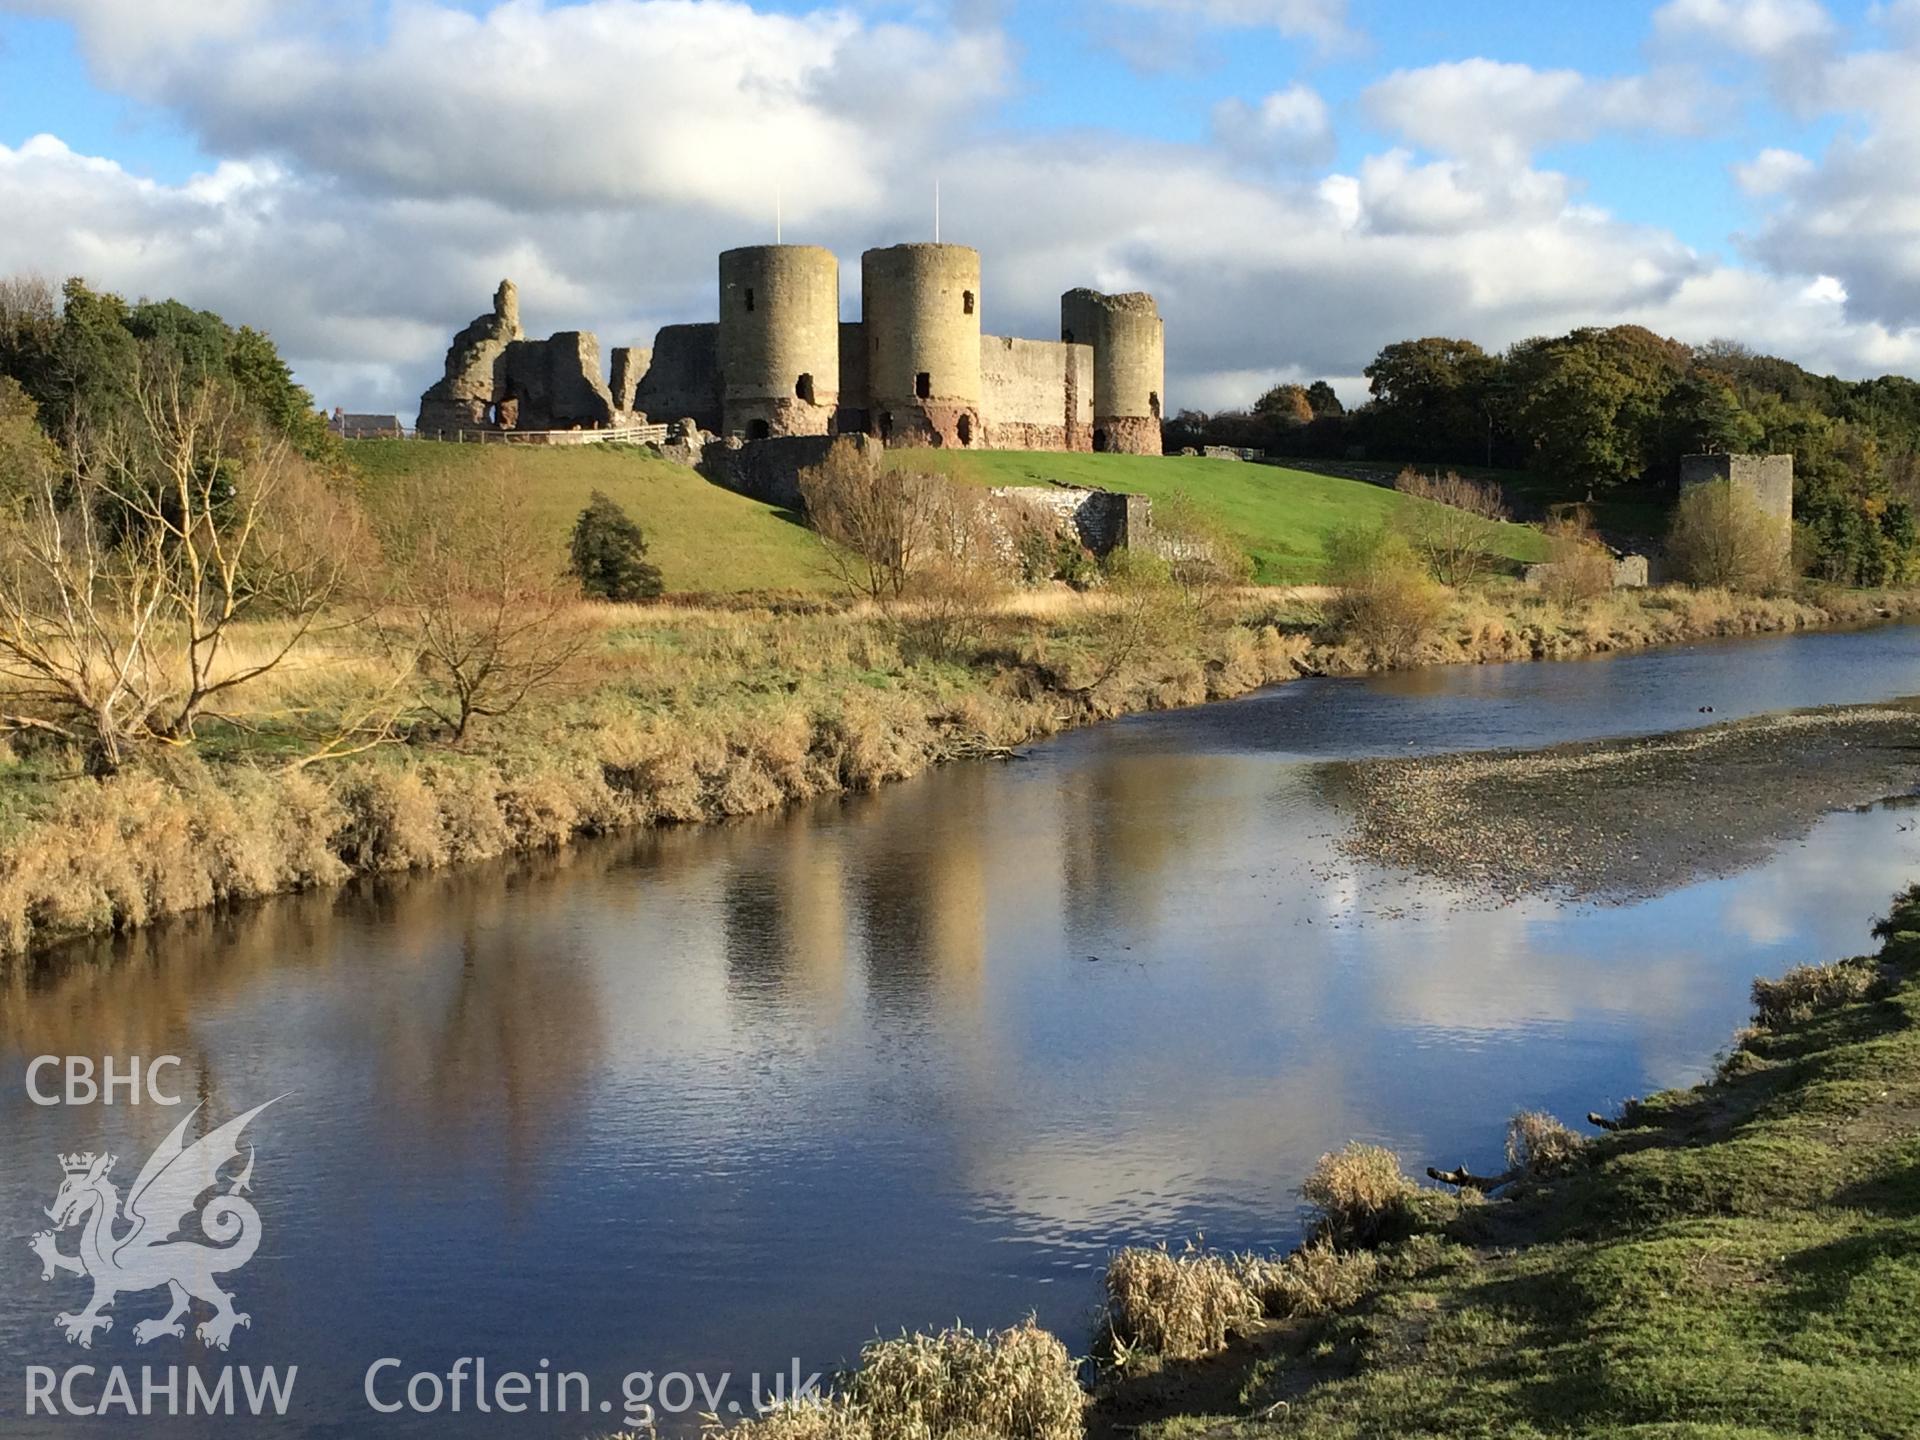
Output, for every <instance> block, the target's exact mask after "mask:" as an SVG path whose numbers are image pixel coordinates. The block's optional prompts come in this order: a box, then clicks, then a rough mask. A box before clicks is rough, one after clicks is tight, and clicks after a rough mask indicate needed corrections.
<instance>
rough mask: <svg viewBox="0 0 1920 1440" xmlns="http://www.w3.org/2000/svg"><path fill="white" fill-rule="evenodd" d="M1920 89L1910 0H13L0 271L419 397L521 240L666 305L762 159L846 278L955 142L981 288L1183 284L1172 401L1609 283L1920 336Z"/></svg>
mask: <svg viewBox="0 0 1920 1440" xmlns="http://www.w3.org/2000/svg"><path fill="white" fill-rule="evenodd" d="M1489 87H1491V88H1489ZM1915 93H1920V0H1832V3H1822V0H1659V3H1653V0H1648V3H1636V4H1628V3H1614V0H1609V3H1606V4H1598V5H1581V6H1576V5H1570V4H1559V5H1541V4H1538V3H1532V4H1523V3H1505V0H1500V3H1495V0H1480V3H1454V4H1448V5H1444V6H1441V5H1432V4H1427V3H1411V0H1064V3H1059V4H1022V3H1000V4H995V3H992V0H952V3H950V4H949V3H942V0H904V3H865V4H862V3H853V4H849V5H845V6H840V7H822V6H817V5H809V4H800V3H789V0H782V3H761V4H757V5H749V4H747V3H744V0H573V3H560V0H502V3H498V4H496V3H492V0H460V3H456V0H405V3H396V4H387V3H379V0H348V3H345V4H341V3H335V4H330V5H329V4H323V3H320V0H218V3H215V0H0V207H3V208H5V209H6V210H8V211H10V213H13V214H14V215H16V216H17V217H19V220H20V223H18V224H16V225H14V226H12V227H9V233H8V234H6V235H4V236H0V268H7V269H13V268H29V269H36V270H41V271H47V272H64V271H65V270H67V269H70V268H74V267H75V266H76V265H78V266H84V267H85V268H87V270H88V272H89V274H90V277H91V278H94V279H96V280H97V281H98V282H99V283H103V284H110V285H115V286H118V287H121V288H125V289H128V290H130V291H134V292H139V293H147V292H149V291H158V290H161V289H164V290H166V291H168V292H169V293H179V294H181V295H182V297H183V298H188V299H192V300H195V301H196V302H197V303H206V304H209V305H212V306H214V307H215V308H219V309H221V310H222V311H223V313H229V314H233V315H235V316H236V317H237V318H241V319H252V320H254V321H255V322H256V323H266V324H268V325H269V327H270V328H272V329H273V330H274V333H275V334H276V336H278V337H279V338H280V340H281V343H282V346H283V349H285V350H286V351H287V352H288V353H289V354H290V355H291V356H292V357H293V358H294V360H295V363H296V367H297V368H298V369H299V370H300V372H301V374H302V376H303V378H305V379H307V380H308V383H309V384H311V385H312V386H313V387H314V388H315V390H316V393H319V394H320V395H321V398H322V399H327V398H329V397H330V396H333V395H338V396H339V397H340V398H341V400H342V401H343V402H351V403H355V404H361V405H371V404H391V405H392V406H394V407H395V408H404V407H406V406H407V405H408V404H409V403H410V397H411V396H412V395H417V393H418V391H419V389H421V388H424V385H425V384H426V383H427V381H428V380H430V379H431V378H432V371H433V369H434V356H435V354H436V352H437V349H438V348H439V347H441V346H443V345H444V338H443V337H444V336H445V335H446V334H447V333H450V332H451V330H453V329H455V328H457V327H458V325H459V324H461V323H463V322H464V320H465V319H466V318H468V317H469V316H470V315H471V314H472V313H474V312H475V311H477V310H478V309H480V308H482V306H483V304H484V301H485V297H486V294H487V293H488V292H489V291H490V289H491V285H492V279H489V278H488V277H489V276H491V277H493V278H494V279H497V278H498V274H499V273H514V275H515V278H516V279H517V280H519V281H520V282H521V286H522V292H523V296H524V297H525V303H526V304H527V306H528V309H529V311H530V315H531V316H532V317H533V318H534V320H535V321H536V322H541V321H546V320H550V322H551V325H552V327H553V328H562V327H572V326H581V325H585V326H592V327H595V328H598V329H600V330H601V331H602V332H603V335H604V339H605V343H608V344H613V343H627V342H628V341H630V340H634V339H636V338H638V340H639V342H640V343H644V342H645V337H646V334H647V332H648V330H649V329H650V327H651V326H653V325H656V324H658V323H662V322H664V321H669V320H687V319H701V318H705V315H706V314H707V313H710V310H711V303H712V302H711V296H710V290H711V283H712V282H711V269H712V259H711V257H712V253H713V251H714V250H715V249H717V248H721V247H722V246H724V245H725V244H728V243H738V241H739V240H741V239H759V238H761V237H760V236H759V235H758V234H757V233H753V232H754V231H756V230H757V229H759V228H764V225H763V216H764V214H765V213H766V212H767V211H768V210H769V209H770V205H769V203H768V195H769V193H770V192H771V190H772V189H773V188H775V187H776V186H777V187H779V188H780V189H781V190H782V192H783V195H784V196H785V205H786V210H787V214H788V217H789V230H790V231H792V232H797V233H790V235H789V238H815V239H819V240H821V241H822V242H823V243H828V244H831V245H833V246H834V247H835V248H836V249H838V250H839V251H840V253H841V255H842V259H843V267H844V268H843V274H844V273H846V270H848V269H850V270H852V271H854V272H856V273H857V266H856V265H853V264H852V262H853V260H854V257H855V256H857V253H858V250H859V249H860V248H862V246H863V245H865V244H868V243H876V242H878V241H881V240H885V239H889V238H894V237H896V236H897V235H898V234H900V233H903V232H911V231H912V229H913V228H914V227H915V226H918V225H921V224H922V218H921V217H922V214H923V212H924V211H925V210H927V209H928V208H929V206H928V197H927V192H928V191H929V190H930V188H931V183H930V177H931V176H933V175H935V174H938V175H939V176H940V177H941V180H942V186H943V193H944V196H945V213H946V217H947V228H948V231H949V233H948V235H947V238H949V239H961V240H971V241H973V242H974V243H978V244H980V245H981V248H982V251H983V257H984V259H985V261H986V265H987V275H988V282H987V283H988V287H989V288H988V289H987V291H986V305H987V319H988V324H989V327H990V328H994V329H1000V330H1004V331H1012V332H1017V333H1035V334H1044V333H1047V331H1048V329H1049V328H1050V324H1051V319H1050V316H1049V314H1048V306H1049V305H1050V303H1051V296H1053V295H1056V294H1057V293H1058V290H1059V289H1060V288H1064V285H1065V284H1068V283H1096V284H1101V285H1103V286H1106V287H1108V288H1112V287H1115V286H1118V285H1122V284H1128V285H1135V284H1137V285H1141V286H1144V287H1146V288H1150V289H1153V290H1155V293H1156V294H1157V295H1159V296H1160V297H1161V300H1162V308H1163V311H1164V312H1165V313H1166V314H1167V316H1168V323H1169V336H1168V343H1169V357H1170V366H1171V368H1172V372H1173V374H1172V379H1171V381H1170V386H1171V388H1172V389H1173V398H1174V399H1175V401H1176V403H1177V402H1179V401H1180V400H1182V399H1185V400H1187V401H1188V402H1189V403H1195V404H1200V405H1205V406H1217V405H1221V404H1227V403H1233V402H1235V401H1236V400H1241V399H1245V398H1247V397H1248V396H1249V395H1250V394H1251V393H1253V392H1254V391H1256V390H1257V389H1258V388H1259V387H1260V386H1261V385H1263V384H1265V383H1270V382H1271V381H1272V380H1274V379H1278V378H1311V377H1314V376H1321V375H1324V376H1327V377H1328V378H1331V379H1333V380H1335V382H1336V383H1337V384H1339V385H1341V387H1342V388H1343V389H1344V390H1346V391H1347V392H1348V393H1350V394H1352V393H1354V391H1355V387H1356V386H1357V385H1358V384H1359V380H1358V376H1359V372H1360V370H1361V368H1362V367H1363V366H1364V364H1365V362H1366V360H1367V359H1368V358H1369V357H1370V355H1371V354H1372V353H1373V351H1374V350H1375V349H1377V348H1378V346H1379V345H1380V344H1382V343H1385V342H1386V341H1387V340H1390V339H1394V338H1399V337H1401V336H1403V335H1408V334H1423V333H1461V334H1467V335H1470V336H1472V337H1473V338H1477V339H1480V340H1482V342H1483V343H1486V344H1489V345H1501V344H1505V343H1509V342H1510V341H1512V340H1513V339H1516V338H1520V337H1521V336H1523V335H1525V334H1528V333H1535V332H1537V331H1541V330H1547V329H1554V328H1564V327H1565V326H1567V325H1571V324H1577V323H1607V322H1611V321H1618V320H1636V321H1640V322H1642V323H1648V324H1651V325H1653V326H1654V327H1655V328H1659V329H1663V330H1665V331H1666V332H1668V333H1673V334H1676V335H1678V336H1680V338H1683V339H1688V340H1694V341H1701V340H1705V339H1709V338H1714V336H1715V335H1718V334H1723V333H1738V334H1740V335H1741V337H1742V338H1747V339H1749V340H1750V341H1751V342H1752V343H1755V344H1757V345H1759V346H1761V347H1762V348H1770V349H1774V350H1777V351H1779V352H1780V353H1786V354H1789V355H1791V356H1792V358H1795V359H1797V360H1800V361H1802V362H1803V363H1807V364H1810V365H1813V366H1815V367H1816V368H1823V369H1834V370H1839V371H1841V372H1842V373H1849V374H1869V373H1879V372H1880V371H1883V370H1888V369H1904V370H1907V371H1911V370H1913V369H1914V368H1915V367H1916V363H1920V329H1916V325H1920V194H1916V191H1915V186H1916V184H1920V181H1916V178H1915V174H1916V171H1917V170H1920V165H1916V164H1915V161H1916V159H1920V121H1916V119H1915V117H1914V116H1913V115H1912V114H1910V113H1909V112H1910V111H1911V110H1912V108H1913V107H1912V106H1911V105H1910V104H1909V103H1908V97H1909V96H1911V95H1913V94H1915ZM34 137H53V138H52V139H51V140H44V139H35V138H34ZM843 289H845V290H846V292H847V295H846V302H845V303H846V306H847V308H848V309H849V310H850V311H851V310H854V307H856V306H857V296H856V295H855V294H854V287H852V286H849V285H847V284H845V282H843ZM855 313H857V311H855Z"/></svg>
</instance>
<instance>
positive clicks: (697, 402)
mask: <svg viewBox="0 0 1920 1440" xmlns="http://www.w3.org/2000/svg"><path fill="white" fill-rule="evenodd" d="M719 343H720V327H719V326H718V325H717V324H712V325H666V326H662V327H661V329H660V333H659V334H658V335H656V336H654V339H653V352H652V354H651V355H650V356H649V357H648V362H649V363H648V365H647V373H646V374H645V375H643V376H641V378H640V383H639V384H638V385H637V386H635V387H634V396H633V403H634V408H635V409H637V410H644V411H645V412H646V413H647V414H649V415H653V416H668V415H671V416H673V417H675V418H676V419H678V418H682V417H685V418H688V419H691V420H692V421H694V423H695V424H696V425H698V426H699V428H700V429H702V430H711V431H714V432H715V433H718V432H719V430H720V358H719Z"/></svg>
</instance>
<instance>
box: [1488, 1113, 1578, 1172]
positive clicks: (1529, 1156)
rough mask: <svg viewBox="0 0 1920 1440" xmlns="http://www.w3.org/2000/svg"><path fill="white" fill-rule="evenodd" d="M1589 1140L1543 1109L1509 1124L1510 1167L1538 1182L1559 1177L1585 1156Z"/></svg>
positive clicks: (1521, 1115)
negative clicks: (1584, 1152)
mask: <svg viewBox="0 0 1920 1440" xmlns="http://www.w3.org/2000/svg"><path fill="white" fill-rule="evenodd" d="M1586 1143H1587V1142H1586V1140H1585V1139H1584V1138H1583V1137H1581V1136H1579V1135H1576V1134H1574V1133H1573V1131H1571V1130H1569V1129H1568V1128H1567V1127H1566V1126H1564V1125H1562V1124H1561V1123H1560V1122H1559V1121H1558V1120H1556V1119H1554V1118H1553V1116H1551V1115H1548V1114H1545V1113H1543V1112H1541V1111H1539V1110H1522V1111H1521V1112H1520V1113H1519V1114H1518V1115H1516V1116H1514V1117H1513V1118H1512V1119H1511V1120H1509V1121H1508V1122H1507V1164H1509V1165H1511V1166H1513V1167H1515V1168H1516V1169H1519V1170H1521V1171H1523V1172H1524V1173H1525V1174H1527V1175H1530V1176H1532V1177H1534V1178H1535V1179H1544V1178H1545V1177H1547V1176H1549V1175H1557V1174H1559V1173H1560V1172H1561V1171H1563V1170H1565V1169H1567V1168H1568V1167H1569V1166H1570V1165H1572V1164H1574V1163H1575V1162H1576V1161H1577V1160H1579V1159H1580V1157H1581V1151H1582V1150H1583V1149H1584V1148H1585V1147H1586Z"/></svg>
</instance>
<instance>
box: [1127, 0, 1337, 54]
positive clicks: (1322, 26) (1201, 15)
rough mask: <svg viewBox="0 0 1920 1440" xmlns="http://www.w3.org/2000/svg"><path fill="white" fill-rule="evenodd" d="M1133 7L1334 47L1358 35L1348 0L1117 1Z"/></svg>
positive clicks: (1209, 23) (1130, 7)
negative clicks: (1273, 32)
mask: <svg viewBox="0 0 1920 1440" xmlns="http://www.w3.org/2000/svg"><path fill="white" fill-rule="evenodd" d="M1118 3H1119V5H1120V6H1121V7H1122V8H1124V9H1130V10H1149V11H1157V12H1159V13H1160V14H1163V15H1170V16H1174V17H1176V18H1178V19H1182V20H1191V21H1196V22H1198V23H1200V24H1203V25H1216V26H1221V27H1223V28H1227V29H1239V30H1256V29H1270V30H1278V31H1279V32H1280V33H1281V34H1282V35H1290V36H1298V37H1301V38H1304V39H1308V40H1312V41H1315V42H1316V43H1318V44H1320V45H1321V46H1323V47H1326V48H1329V49H1334V48H1340V47H1344V46H1347V45H1350V44H1352V43H1353V41H1354V40H1355V39H1356V38H1357V37H1356V35H1355V34H1354V32H1353V30H1352V29H1351V27H1350V26H1349V25H1348V23H1347V0H1118Z"/></svg>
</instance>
